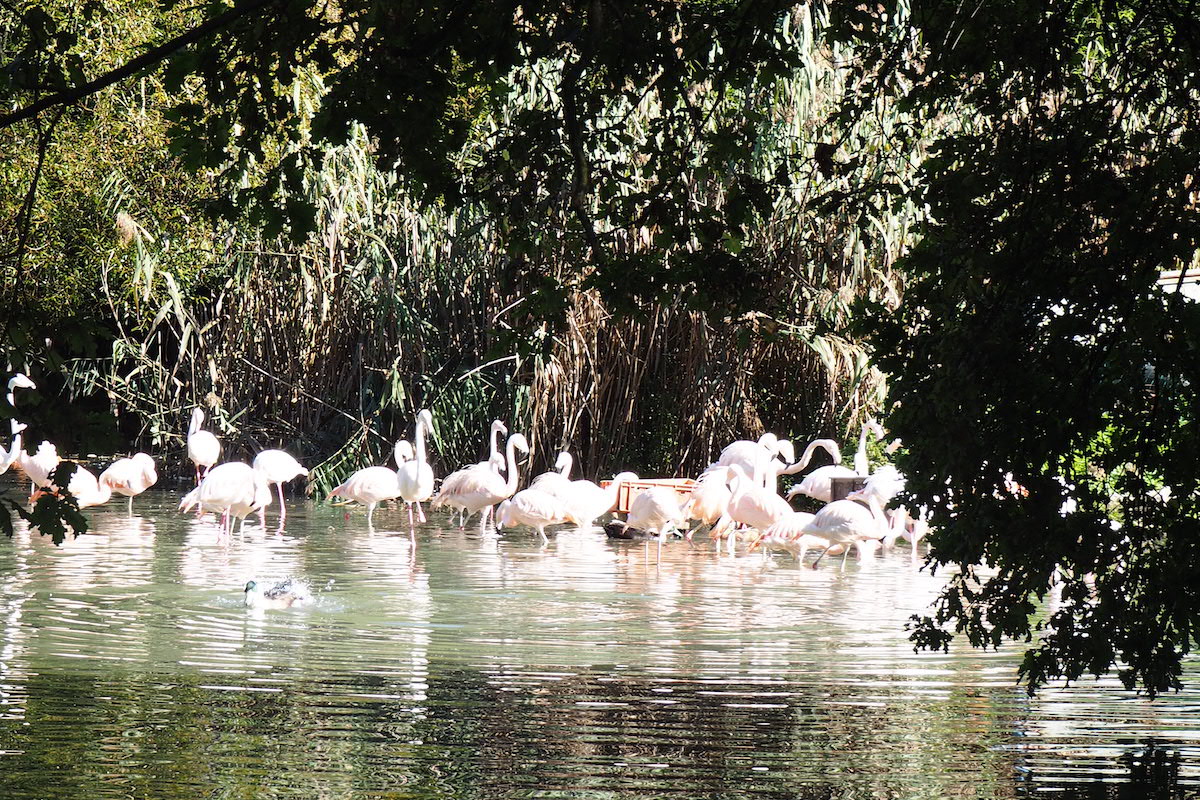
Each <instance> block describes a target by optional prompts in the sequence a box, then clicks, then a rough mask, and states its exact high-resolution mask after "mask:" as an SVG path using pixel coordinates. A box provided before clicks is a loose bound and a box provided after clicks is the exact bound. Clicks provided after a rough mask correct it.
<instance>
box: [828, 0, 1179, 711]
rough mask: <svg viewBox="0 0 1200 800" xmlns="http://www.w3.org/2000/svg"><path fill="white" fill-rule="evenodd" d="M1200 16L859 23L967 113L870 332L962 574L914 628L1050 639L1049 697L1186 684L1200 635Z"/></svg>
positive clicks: (914, 92) (1092, 5) (895, 85)
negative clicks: (1062, 691) (1063, 691)
mask: <svg viewBox="0 0 1200 800" xmlns="http://www.w3.org/2000/svg"><path fill="white" fill-rule="evenodd" d="M882 8H883V7H881V9H882ZM886 10H888V11H890V12H892V13H900V12H902V10H903V9H901V8H897V7H895V6H894V5H892V4H887V8H886ZM1195 12H1196V8H1195V7H1194V5H1193V4H1188V3H1182V4H1175V3H1165V4H1136V5H1134V4H1125V3H1110V2H1052V3H1009V2H983V3H978V4H973V6H972V12H971V13H970V14H969V15H968V14H966V13H964V9H963V7H962V6H961V5H960V4H958V3H952V2H936V1H935V2H918V3H914V4H913V5H912V16H911V28H910V38H908V39H907V40H905V41H902V42H896V41H895V40H893V41H891V42H887V41H885V40H884V37H883V36H882V35H881V34H882V33H883V32H885V31H886V29H887V26H886V25H884V24H882V23H881V21H880V19H879V18H878V17H873V16H871V15H870V14H868V13H860V14H859V15H858V16H857V18H847V19H845V20H844V21H845V23H846V27H845V28H844V31H845V32H846V33H847V34H849V35H851V36H855V37H859V36H861V37H863V38H862V40H863V41H864V42H866V41H867V40H870V41H869V42H868V43H869V44H870V45H871V46H874V47H875V48H876V49H875V51H874V52H875V59H876V61H875V63H876V64H882V63H887V62H888V59H891V60H892V61H891V62H890V63H903V64H904V65H905V66H904V68H903V69H902V70H901V72H900V78H899V80H894V81H891V82H889V83H887V84H886V85H885V84H884V83H883V82H874V83H872V89H874V90H882V91H887V92H895V93H898V94H900V95H901V96H902V97H903V101H904V102H905V103H907V104H911V105H913V106H915V107H919V108H921V109H922V110H923V111H924V113H925V114H926V115H927V118H928V119H930V120H934V118H935V117H936V116H937V115H945V114H955V115H956V116H957V118H958V124H957V125H956V126H955V127H954V128H953V129H946V130H944V131H943V132H942V133H941V134H940V135H939V136H938V137H937V139H936V141H935V144H934V145H932V146H931V148H930V153H929V157H928V158H927V159H926V160H925V162H924V164H923V166H922V174H921V180H920V190H919V191H920V194H921V197H922V198H923V199H924V201H925V202H926V203H927V204H928V207H929V211H930V214H929V218H930V222H929V224H928V225H927V227H926V229H925V231H924V232H923V236H922V237H921V239H920V241H919V242H917V243H916V244H915V246H914V247H913V249H912V251H911V252H910V253H909V254H908V256H907V257H906V258H905V259H903V261H902V268H904V269H905V270H906V271H907V273H908V275H909V279H910V284H909V286H908V290H907V293H906V297H905V302H904V304H903V305H902V307H901V309H900V312H899V313H898V314H896V315H893V316H888V317H874V318H873V320H872V321H871V322H869V323H868V325H869V326H870V327H871V328H872V332H873V335H874V345H875V347H876V350H877V352H878V353H879V362H880V365H881V366H882V368H883V369H884V370H885V371H887V372H888V373H889V375H890V376H891V399H892V401H894V403H895V404H896V408H895V411H894V412H893V413H892V415H891V417H890V425H891V427H892V428H893V429H894V431H895V433H897V434H898V435H900V436H902V437H903V439H904V441H905V444H906V445H907V448H908V453H909V455H908V458H907V461H906V463H905V464H904V466H905V468H906V469H907V471H908V473H909V475H910V489H911V490H912V491H913V493H914V495H915V496H916V497H917V498H918V499H919V500H920V501H921V502H923V503H926V504H928V505H929V506H930V508H931V509H932V511H933V515H934V519H935V520H936V523H937V526H938V532H937V534H936V536H935V537H934V539H933V543H934V550H933V561H934V563H935V564H936V565H943V566H946V565H952V566H954V567H955V568H956V569H955V571H954V573H953V574H952V576H951V578H950V583H949V586H948V588H947V590H946V591H945V593H944V594H943V596H942V598H941V601H940V604H939V605H938V607H937V609H936V611H935V613H934V614H933V615H932V616H931V617H929V618H925V619H921V620H919V621H918V623H917V625H916V628H915V631H914V638H915V640H916V641H917V642H918V643H920V644H921V645H923V646H926V647H944V646H946V645H947V644H948V642H949V640H950V638H951V637H952V636H953V634H954V632H960V633H963V634H965V635H966V636H967V638H968V639H969V640H970V641H971V642H972V643H973V644H975V645H997V644H999V643H1000V641H1002V640H1003V639H1005V638H1017V639H1026V640H1029V639H1032V641H1033V644H1032V646H1031V648H1030V649H1029V650H1028V651H1027V653H1026V657H1025V660H1024V663H1023V666H1022V673H1023V677H1024V679H1025V681H1026V682H1027V683H1028V685H1029V686H1030V687H1031V688H1033V687H1036V686H1038V685H1040V684H1042V683H1043V682H1045V681H1047V680H1050V679H1056V678H1066V679H1068V680H1073V679H1076V678H1078V677H1080V676H1082V675H1085V674H1089V673H1090V674H1095V675H1101V674H1103V673H1106V672H1108V671H1109V670H1110V669H1113V668H1117V669H1118V670H1119V671H1120V675H1121V678H1122V680H1123V681H1124V683H1125V684H1126V685H1127V686H1129V687H1141V688H1142V689H1144V690H1145V691H1147V692H1149V693H1151V694H1153V693H1155V692H1159V691H1162V690H1164V689H1168V688H1172V687H1178V686H1179V679H1180V669H1181V666H1180V659H1181V658H1182V657H1183V656H1184V655H1186V654H1187V653H1188V652H1189V651H1190V649H1191V647H1192V646H1193V644H1194V643H1195V641H1196V628H1195V625H1196V623H1197V621H1198V620H1200V593H1198V591H1197V588H1196V587H1197V586H1200V580H1198V579H1200V575H1198V574H1197V565H1198V564H1200V536H1197V529H1196V521H1197V519H1198V518H1200V517H1198V514H1197V511H1198V509H1197V498H1198V494H1197V490H1198V489H1200V484H1198V478H1200V475H1198V472H1197V462H1196V459H1195V458H1194V455H1193V454H1195V453H1197V452H1200V437H1198V436H1197V432H1198V430H1197V419H1196V412H1197V407H1196V395H1195V387H1196V386H1197V385H1200V372H1198V371H1197V367H1200V362H1198V361H1197V357H1196V355H1197V352H1200V349H1198V348H1200V338H1198V337H1200V307H1198V306H1197V304H1196V303H1194V302H1191V301H1188V300H1186V299H1184V298H1182V297H1181V296H1180V295H1179V294H1165V293H1164V292H1163V291H1161V290H1160V288H1159V287H1158V286H1157V285H1156V283H1157V281H1158V279H1159V276H1160V272H1161V271H1163V270H1170V269H1179V268H1182V267H1189V266H1191V265H1192V264H1194V263H1195V258H1196V253H1197V246H1198V244H1200V214H1198V213H1197V211H1198V209H1197V205H1196V200H1197V196H1196V190H1195V180H1196V164H1197V163H1200V162H1198V159H1197V156H1198V155H1200V148H1198V146H1197V145H1198V144H1200V140H1198V138H1197V137H1198V133H1197V131H1200V128H1198V127H1197V122H1200V120H1198V119H1197V114H1198V113H1200V108H1198V106H1197V102H1196V98H1197V97H1200V86H1198V85H1197V82H1198V81H1200V77H1198V76H1197V73H1196V69H1195V64H1196V59H1197V56H1198V55H1200V53H1198V52H1197V50H1196V47H1197V42H1200V38H1198V34H1200V19H1198V18H1197V16H1196V13H1195ZM902 49H907V53H906V55H904V57H902V58H900V59H899V60H898V61H897V54H898V53H899V52H901V51H902ZM881 75H883V76H884V77H888V76H886V75H884V74H883V73H881ZM1006 475H1011V476H1012V477H1014V478H1015V480H1016V481H1017V482H1018V483H1019V484H1020V485H1021V486H1022V487H1024V488H1025V490H1027V492H1026V491H1021V490H1018V491H1012V490H1011V489H1006Z"/></svg>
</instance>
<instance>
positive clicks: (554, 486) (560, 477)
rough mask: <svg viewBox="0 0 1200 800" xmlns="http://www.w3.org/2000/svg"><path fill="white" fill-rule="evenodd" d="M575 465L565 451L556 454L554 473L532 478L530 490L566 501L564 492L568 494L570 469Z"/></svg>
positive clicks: (544, 473)
mask: <svg viewBox="0 0 1200 800" xmlns="http://www.w3.org/2000/svg"><path fill="white" fill-rule="evenodd" d="M574 464H575V459H573V458H572V457H571V454H570V453H568V452H566V451H565V450H564V451H563V452H561V453H559V454H558V459H557V460H555V462H554V469H555V471H554V472H543V473H542V474H541V475H538V476H537V477H536V478H534V479H533V480H532V481H531V482H530V484H529V488H530V489H539V490H541V491H543V492H547V493H548V494H552V495H554V496H555V497H558V498H559V499H563V500H565V499H566V495H564V494H563V492H564V491H567V492H569V491H570V489H569V487H570V485H571V478H570V474H571V467H572V466H573V465H574Z"/></svg>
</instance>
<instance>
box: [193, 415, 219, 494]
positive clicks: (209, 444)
mask: <svg viewBox="0 0 1200 800" xmlns="http://www.w3.org/2000/svg"><path fill="white" fill-rule="evenodd" d="M202 424H204V412H203V411H201V410H200V409H198V408H194V409H192V421H191V424H189V425H188V436H187V451H188V458H189V459H191V462H192V463H193V464H195V465H196V484H197V485H199V483H200V480H201V478H203V477H204V475H207V474H208V470H210V469H212V467H213V465H214V464H216V463H217V461H218V460H219V459H220V458H221V441H220V440H219V439H218V438H217V437H216V436H214V435H213V434H211V433H209V432H208V431H202V430H200V426H201V425H202ZM201 467H203V468H204V473H203V474H201V471H200V468H201Z"/></svg>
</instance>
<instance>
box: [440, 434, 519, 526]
mask: <svg viewBox="0 0 1200 800" xmlns="http://www.w3.org/2000/svg"><path fill="white" fill-rule="evenodd" d="M507 433H508V428H507V427H505V425H504V423H503V422H501V421H500V420H494V421H493V422H492V428H491V432H490V433H489V435H488V446H489V450H490V452H489V454H488V459H487V461H480V462H479V463H478V464H471V465H469V466H466V467H462V468H460V469H457V470H455V471H454V472H451V473H450V474H449V475H447V476H446V477H445V478H443V479H442V486H441V488H440V489H438V493H437V494H436V495H434V497H433V500H432V502H431V503H430V508H441V507H443V506H450V508H451V509H452V510H453V511H456V512H458V516H459V519H458V527H459V528H460V529H461V528H463V527H465V526H466V524H467V519H466V517H467V514H466V506H463V505H459V504H458V502H457V498H458V493H459V491H460V490H461V488H462V486H463V482H464V481H469V479H470V473H471V470H476V469H482V470H489V471H491V472H495V473H496V474H497V475H499V474H500V473H501V472H503V471H504V454H503V453H501V452H500V447H499V444H498V441H499V437H501V436H504V435H505V434H507ZM450 521H451V522H453V521H454V515H453V513H451V515H450Z"/></svg>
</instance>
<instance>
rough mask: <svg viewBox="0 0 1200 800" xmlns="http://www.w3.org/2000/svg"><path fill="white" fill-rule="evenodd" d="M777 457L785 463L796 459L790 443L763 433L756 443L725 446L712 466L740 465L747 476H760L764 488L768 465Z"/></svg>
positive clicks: (738, 443)
mask: <svg viewBox="0 0 1200 800" xmlns="http://www.w3.org/2000/svg"><path fill="white" fill-rule="evenodd" d="M777 455H778V456H781V457H782V458H783V459H784V461H786V462H791V461H794V460H795V458H796V452H795V450H794V449H793V447H792V443H791V442H789V441H787V440H781V439H780V438H779V437H778V436H776V435H775V434H773V433H764V434H763V435H762V436H760V437H759V438H758V441H757V442H751V441H749V440H747V439H741V440H739V441H736V442H733V443H732V444H730V445H727V446H726V447H725V449H724V450H722V451H721V455H720V456H719V457H718V458H717V460H716V462H714V466H724V467H731V466H733V465H734V464H740V465H741V467H742V469H744V470H745V471H746V474H747V475H760V476H762V480H763V481H764V484H763V485H764V486H765V485H766V483H765V482H766V481H767V480H768V478H769V476H770V470H769V465H770V463H771V461H773V460H774V458H775V456H777Z"/></svg>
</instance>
